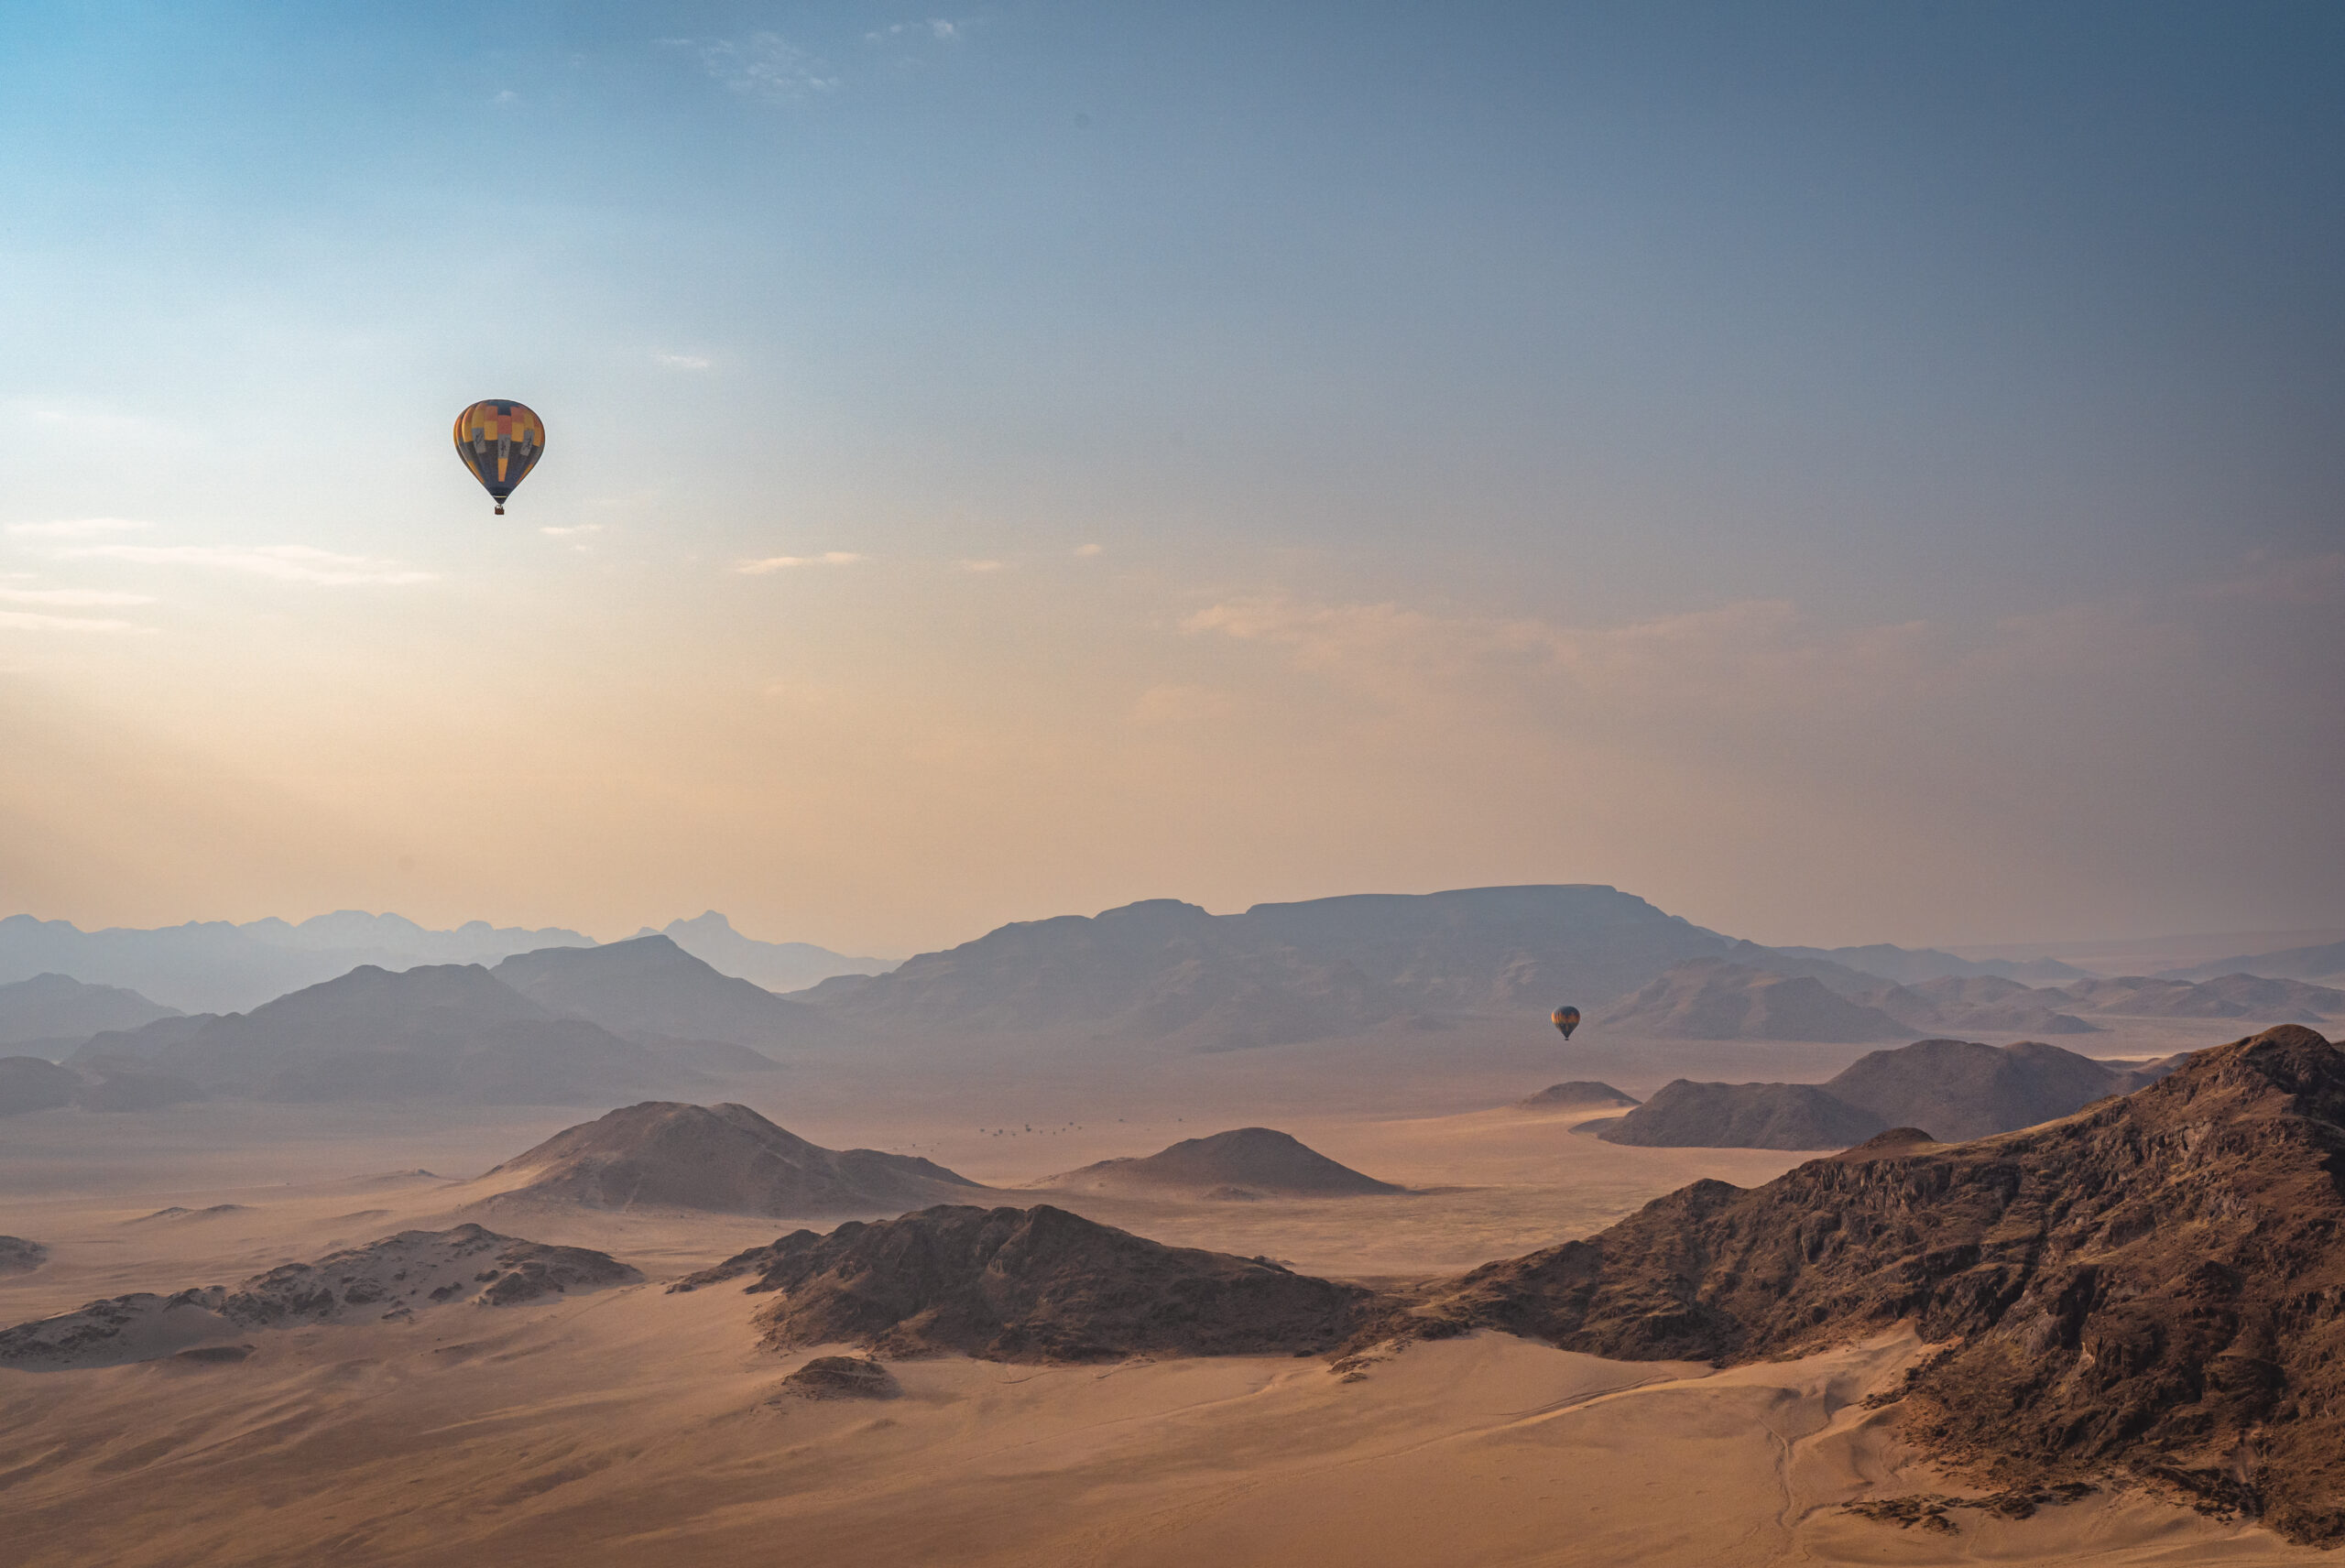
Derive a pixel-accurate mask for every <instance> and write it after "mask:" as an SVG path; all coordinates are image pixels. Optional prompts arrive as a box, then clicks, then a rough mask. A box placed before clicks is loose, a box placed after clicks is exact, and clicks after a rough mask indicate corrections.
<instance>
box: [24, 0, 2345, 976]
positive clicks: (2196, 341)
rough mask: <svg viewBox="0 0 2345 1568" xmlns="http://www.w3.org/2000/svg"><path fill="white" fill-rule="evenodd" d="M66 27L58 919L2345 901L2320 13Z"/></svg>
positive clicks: (45, 116)
mask: <svg viewBox="0 0 2345 1568" xmlns="http://www.w3.org/2000/svg"><path fill="white" fill-rule="evenodd" d="M0 36H4V37H5V38H6V39H7V40H8V41H7V43H6V45H5V49H0V189H5V190H6V191H8V200H7V201H6V202H5V204H0V913H12V912H29V913H34V914H38V915H41V916H44V917H47V918H52V919H70V920H75V921H77V922H79V923H81V924H82V925H84V926H98V925H107V924H125V925H153V924H163V923H171V922H176V921H179V920H191V919H235V920H248V919H253V918H256V917H258V916H262V915H267V914H276V915H281V916H286V917H288V918H294V919H299V918H301V917H303V916H306V915H309V914H314V913H318V912H321V911H324V910H328V909H340V908H364V909H397V910H398V911H399V912H401V913H404V914H407V915H409V916H410V917H411V918H415V919H418V920H424V921H425V922H426V923H430V924H447V923H453V922H455V921H458V920H467V919H474V918H484V919H488V920H495V921H496V922H498V923H522V924H529V925H541V924H562V925H569V926H573V927H577V928H579V929H583V930H586V931H592V932H594V933H596V934H598V935H603V936H612V935H624V934H627V933H630V932H632V931H634V930H635V929H636V928H637V927H638V926H639V925H641V924H643V923H646V922H649V923H654V924H657V923H664V922H665V921H666V920H669V919H671V918H672V917H674V916H676V915H679V914H692V913H696V912H698V911H699V910H701V909H707V908H715V909H723V910H725V911H726V912H727V913H728V914H729V915H731V916H732V918H733V920H734V921H735V923H736V926H738V927H739V928H740V929H742V930H744V931H749V932H750V933H752V934H755V935H758V936H762V937H766V938H769V939H772V940H802V941H813V942H823V943H824V944H825V945H829V946H833V947H836V948H840V949H843V950H845V951H850V952H857V953H864V952H875V953H909V952H911V951H915V950H920V949H924V948H933V947H937V946H942V945H946V944H949V943H951V942H957V941H961V940H965V939H966V938H968V937H971V936H974V935H976V934H977V933H979V932H981V931H985V930H987V929H988V928H990V927H992V926H994V925H997V924H999V923H1001V922H1003V921H1006V920H1021V919H1032V918H1038V917H1042V916H1048V915H1053V914H1062V913H1088V912H1091V911H1094V910H1096V909H1103V908H1107V907H1110V906H1113V905H1116V904H1120V903H1124V902H1127V901H1129V900H1132V899H1136V898H1158V897H1171V898H1186V899H1189V900H1191V901H1194V902H1196V903H1201V904H1203V905H1205V907H1207V908H1209V909H1216V910H1226V909H1242V908H1244V907H1246V906H1247V905H1249V904H1251V903H1254V902H1256V901H1260V900H1266V899H1285V898H1313V897H1319V896H1325V895H1330V894H1337V893H1348V892H1362V891H1431V890H1434V889H1437V888H1443V887H1470V886H1478V885H1486V884H1501V883H1528V882H1600V883H1609V884H1612V885H1615V886H1618V887H1623V888H1627V889H1629V890H1631V891H1633V892H1636V893H1639V894H1641V895H1643V896H1644V897H1646V898H1651V899H1652V901H1654V902H1655V903H1657V904H1659V905H1661V906H1662V907H1663V908H1664V909H1669V910H1671V911H1673V912H1674V913H1680V914H1684V915H1685V916H1686V917H1687V918H1689V919H1692V920H1696V921H1697V922H1699V923H1701V924H1704V925H1707V926H1711V927H1713V928H1716V929H1719V930H1724V931H1730V932H1732V933H1734V934H1736V935H1742V936H1749V937H1752V938H1754V939H1757V940H1760V941H1764V942H1813V943H1819V944H1836V943H1843V942H1874V941H1892V942H1904V943H1907V944H1919V943H1927V942H1938V943H1955V942H1968V943H1979V942H1998V941H2010V942H2022V941H2045V940H2052V939H2057V938H2077V939H2082V938H2086V937H2117V936H2127V935H2134V934H2152V933H2156V932H2161V931H2222V930H2275V929H2283V928H2312V927H2320V926H2335V925H2345V810H2340V801H2345V638H2340V611H2341V610H2345V501H2341V500H2340V495H2345V439H2340V431H2345V291H2340V289H2338V288H2337V286H2336V279H2337V278H2340V277H2345V9H2340V7H2338V6H2336V5H2331V4H2323V3H2315V4H2304V5H2288V4H2250V5H2235V4H2213V3H2209V4H2201V5H2159V4H2151V3H2143V0H2126V3H2121V4H2110V5H2096V4H2085V3H2075V4H2056V5H2045V4H2042V3H2040V0H2032V3H2028V4H1993V3H1987V0H1962V3H1959V4H1951V3H1950V4H1920V3H1910V4H1897V5H1880V4H1877V3H1865V4H1846V5H1842V4H1796V3H1769V4H1756V3H1753V4H1744V5H1707V4H1705V5H1675V4H1667V3H1654V0H1639V3H1636V4H1623V5H1601V4H1590V5H1554V4H1540V5H1475V4H1470V3H1467V4H1439V5H1434V4H1425V5H1383V4H1376V3H1372V0H1369V3H1355V4H1345V5H1325V4H1309V3H1303V0H1297V3H1293V4H1285V5H1272V6H1265V5H1259V4H1230V5H1218V4H1202V3H1201V4H1156V5H1139V4H1091V5H1059V4H1020V3H998V4H984V5H971V6H969V7H966V8H955V9H952V10H949V11H940V12H928V11H922V10H917V9H905V8H902V7H898V6H893V5H876V4H875V5H866V4H834V5H762V4H751V3H747V0H743V3H730V4H715V3H712V4H704V5H689V4H674V5H662V4H646V3H633V4H592V3H578V4H567V5H557V4H542V3H530V0H521V3H518V4H509V5H502V6H499V7H496V9H495V10H494V11H493V12H484V11H482V10H481V9H480V8H478V7H476V6H473V5H462V6H459V5H437V4H431V3H430V0H419V3H414V4H409V5H398V6H378V7H357V6H319V5H227V4H215V3H208V0H173V3H172V4H169V5H164V4H148V5H132V4H107V3H93V4H81V5H54V4H50V5H33V4H30V3H28V0H0ZM482 397H514V398H519V399H521V400H523V401H526V402H527V403H529V405H530V406H531V407H532V408H535V409H536V410H537V411H538V412H539V413H540V415H541V416H543V418H544V419H545V421H546V425H547V430H548V445H547V455H546V457H545V459H544V460H543V462H542V463H541V464H540V467H539V468H538V470H537V471H536V472H535V473H534V474H532V475H531V476H530V477H529V480H528V482H527V483H526V484H525V485H523V486H522V487H521V489H520V490H519V491H518V493H517V495H515V497H514V500H513V503H512V505H511V506H510V509H509V511H508V513H507V515H506V516H505V517H496V516H494V515H493V514H492V512H491V509H490V504H489V502H488V501H487V499H486V498H485V495H483V494H482V492H481V491H480V489H479V487H478V486H477V485H476V484H475V483H474V481H473V480H472V478H471V477H470V476H469V475H468V474H466V473H465V471H464V469H463V467H462V466H461V465H460V464H459V463H458V462H457V461H456V458H455V456H454V454H453V450H452V448H451V445H450V443H449V441H448V436H447V431H448V430H449V426H450V421H451V420H452V419H453V416H454V414H455V413H456V411H457V410H458V409H460V408H463V407H464V406H465V405H466V404H468V403H470V402H472V401H474V399H477V398H482Z"/></svg>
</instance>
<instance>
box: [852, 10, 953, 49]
mask: <svg viewBox="0 0 2345 1568" xmlns="http://www.w3.org/2000/svg"><path fill="white" fill-rule="evenodd" d="M965 26H966V24H965V23H961V22H950V21H947V20H945V19H944V18H943V17H942V16H931V17H929V18H928V19H927V20H926V21H922V22H893V23H890V24H889V25H888V26H887V27H881V28H880V29H878V31H877V32H870V33H866V34H864V35H863V41H864V42H865V43H867V44H884V43H893V42H896V41H898V40H900V39H904V38H933V39H935V40H936V41H937V42H939V43H952V42H954V41H955V40H957V39H959V38H962V37H963V36H964V35H963V32H962V29H963V27H965Z"/></svg>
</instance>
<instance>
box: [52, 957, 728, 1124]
mask: <svg viewBox="0 0 2345 1568" xmlns="http://www.w3.org/2000/svg"><path fill="white" fill-rule="evenodd" d="M68 1061H69V1064H71V1065H73V1066H76V1067H81V1066H87V1067H91V1068H107V1067H119V1066H123V1065H125V1064H126V1065H132V1066H139V1067H145V1068H150V1069H154V1070H158V1071H161V1072H166V1073H175V1074H178V1075H180V1076H183V1077H186V1078H189V1079H191V1080H193V1081H194V1082H195V1083H199V1084H202V1086H203V1087H204V1088H205V1089H206V1090H208V1091H210V1092H212V1093H214V1094H243V1095H251V1096H254V1097H257V1098H261V1099H273V1100H377V1099H442V1098H453V1097H464V1098H470V1099H477V1100H485V1101H492V1102H498V1103H507V1104H544V1105H561V1104H573V1103H576V1102H578V1101H581V1100H594V1099H604V1100H607V1099H610V1098H613V1097H616V1096H621V1095H627V1094H640V1093H642V1092H644V1091H645V1090H647V1089H657V1088H660V1087H669V1086H674V1085H677V1084H679V1083H691V1082H696V1081H698V1080H697V1077H696V1075H695V1074H693V1073H690V1072H689V1071H686V1070H683V1069H682V1068H680V1067H678V1066H677V1065H675V1064H674V1063H673V1062H671V1061H668V1060H664V1059H663V1058H662V1057H660V1055H659V1054H657V1053H655V1052H654V1051H652V1050H650V1049H649V1048H647V1047H646V1046H644V1045H642V1044H639V1043H638V1042H636V1041H633V1040H622V1039H620V1038H619V1037H618V1036H616V1035H615V1034H613V1033H611V1032H610V1031H609V1030H607V1029H603V1028H601V1027H600V1026H599V1025H596V1024H592V1023H588V1022H586V1021H584V1020H583V1019H577V1018H556V1017H554V1016H553V1015H552V1014H551V1013H550V1012H549V1011H548V1010H547V1009H546V1008H544V1007H540V1006H539V1005H538V1004H537V1003H535V1002H532V1001H530V1000H529V998H528V997H526V996H521V995H520V994H519V993H518V992H517V991H515V990H513V989H512V988H511V987H509V986H507V985H504V984H503V983H502V982H500V981H498V980H497V979H496V977H495V976H493V975H490V974H489V972H488V971H487V970H485V969H483V968H481V967H480V966H479V965H477V964H426V965H422V966H420V967H418V968H414V969H409V970H407V971H404V972H402V973H399V974H392V973H390V972H388V971H386V970H382V969H378V968H376V967H374V966H372V965H365V966H362V967H360V968H357V969H354V970H353V971H351V972H350V973H349V974H347V975H342V976H341V977H339V978H337V979H333V980H329V981H326V982H324V983H322V984H320V985H311V986H309V987H307V988H306V989H303V990H300V991H296V992H294V993H292V994H291V995H290V996H280V997H278V999H277V1000H275V1001H273V1002H270V1003H268V1004H267V1005H266V1006H264V1007H256V1008H254V1009H253V1010H252V1012H250V1013H248V1014H246V1013H231V1014H228V1015H226V1016H224V1017H204V1018H165V1019H163V1020H161V1021H160V1022H158V1023H154V1024H149V1025H147V1027H146V1028H145V1029H135V1030H130V1031H127V1032H124V1033H114V1034H103V1035H99V1036H96V1037H94V1038H93V1039H92V1040H90V1041H89V1042H88V1043H87V1044H85V1045H83V1046H82V1048H81V1049H80V1050H79V1051H75V1052H74V1053H73V1055H72V1056H71V1058H69V1059H68Z"/></svg>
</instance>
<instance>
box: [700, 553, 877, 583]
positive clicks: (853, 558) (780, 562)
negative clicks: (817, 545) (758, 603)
mask: <svg viewBox="0 0 2345 1568" xmlns="http://www.w3.org/2000/svg"><path fill="white" fill-rule="evenodd" d="M867 559H868V558H867V557H865V556H860V555H857V554H856V553H855V552H854V551H853V550H826V551H824V552H823V554H821V555H769V556H767V557H766V558H765V559H764V560H762V561H739V562H736V564H735V565H734V568H733V570H734V571H736V572H740V573H742V574H743V575H745V576H749V577H762V576H764V575H765V574H766V573H767V572H789V571H792V570H794V569H795V568H798V567H801V566H853V565H855V564H856V562H857V561H864V560H867Z"/></svg>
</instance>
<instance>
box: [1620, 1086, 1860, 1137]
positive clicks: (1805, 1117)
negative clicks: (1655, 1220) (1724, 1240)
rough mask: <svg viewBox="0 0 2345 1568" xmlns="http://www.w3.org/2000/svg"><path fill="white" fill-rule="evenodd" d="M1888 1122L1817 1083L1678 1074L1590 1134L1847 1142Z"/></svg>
mask: <svg viewBox="0 0 2345 1568" xmlns="http://www.w3.org/2000/svg"><path fill="white" fill-rule="evenodd" d="M1887 1125H1888V1124H1887V1123H1885V1122H1883V1121H1882V1120H1881V1118H1880V1117H1879V1116H1874V1115H1873V1114H1872V1113H1871V1112H1870V1111H1866V1110H1863V1109H1860V1108H1859V1107H1858V1106H1855V1105H1849V1104H1848V1103H1847V1102H1846V1101H1844V1100H1840V1099H1837V1098H1835V1097H1834V1096H1833V1094H1831V1093H1830V1092H1829V1091H1828V1090H1827V1089H1825V1088H1824V1087H1823V1086H1821V1085H1820V1084H1816V1083H1694V1082H1692V1081H1691V1080H1689V1079H1685V1078H1679V1079H1676V1080H1674V1082H1671V1083H1664V1084H1663V1085H1662V1086H1661V1087H1660V1088H1659V1089H1657V1090H1655V1091H1654V1092H1653V1096H1652V1099H1650V1100H1647V1101H1646V1102H1645V1103H1644V1104H1643V1105H1639V1106H1637V1107H1636V1108H1635V1109H1634V1110H1632V1111H1631V1112H1630V1113H1629V1114H1628V1115H1627V1116H1622V1117H1621V1118H1620V1120H1619V1121H1617V1122H1614V1123H1613V1124H1612V1125H1611V1126H1609V1127H1604V1128H1603V1129H1602V1130H1600V1131H1598V1133H1597V1135H1596V1136H1597V1137H1598V1138H1602V1139H1603V1140H1604V1141H1605V1142H1607V1143H1620V1144H1629V1145H1632V1146H1635V1147H1638V1148H1642V1149H1846V1148H1848V1147H1849V1145H1850V1144H1852V1143H1860V1142H1862V1141H1863V1140H1864V1139H1866V1138H1871V1136H1872V1135H1873V1134H1875V1133H1877V1132H1880V1131H1881V1130H1882V1128H1883V1127H1886V1126H1887Z"/></svg>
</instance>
